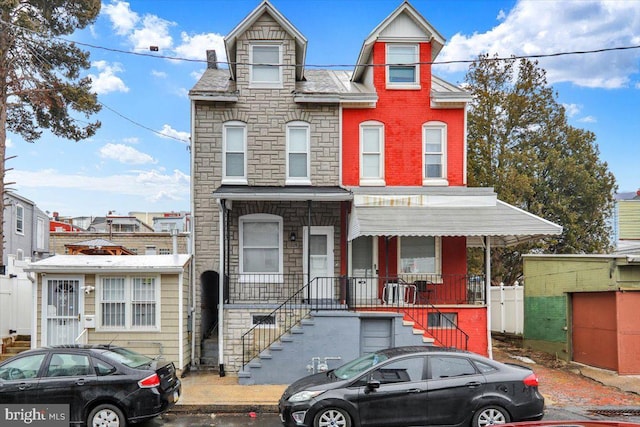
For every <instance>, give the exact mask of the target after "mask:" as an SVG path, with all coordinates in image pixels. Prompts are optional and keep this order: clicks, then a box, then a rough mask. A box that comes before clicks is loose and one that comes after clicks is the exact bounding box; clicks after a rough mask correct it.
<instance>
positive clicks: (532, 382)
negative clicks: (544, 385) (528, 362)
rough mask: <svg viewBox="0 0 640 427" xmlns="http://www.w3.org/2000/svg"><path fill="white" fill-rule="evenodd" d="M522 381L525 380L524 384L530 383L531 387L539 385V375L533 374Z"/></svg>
mask: <svg viewBox="0 0 640 427" xmlns="http://www.w3.org/2000/svg"><path fill="white" fill-rule="evenodd" d="M522 382H524V385H528V386H529V387H537V386H538V376H537V375H536V374H531V375H529V376H528V377H527V378H525V379H524V380H523V381H522Z"/></svg>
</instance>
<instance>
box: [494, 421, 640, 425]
mask: <svg viewBox="0 0 640 427" xmlns="http://www.w3.org/2000/svg"><path fill="white" fill-rule="evenodd" d="M504 427H640V424H638V423H630V422H626V421H593V420H544V421H523V422H519V423H509V424H505V425H504Z"/></svg>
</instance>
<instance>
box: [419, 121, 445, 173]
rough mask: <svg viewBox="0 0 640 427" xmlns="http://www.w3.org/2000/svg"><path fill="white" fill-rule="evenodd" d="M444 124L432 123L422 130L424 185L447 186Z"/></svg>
mask: <svg viewBox="0 0 640 427" xmlns="http://www.w3.org/2000/svg"><path fill="white" fill-rule="evenodd" d="M446 129H447V128H446V125H445V124H444V123H438V122H431V123H427V124H425V125H424V126H423V129H422V141H423V143H422V153H423V176H422V179H423V185H429V184H438V185H446V184H447V182H446V161H445V160H446V141H447V132H446Z"/></svg>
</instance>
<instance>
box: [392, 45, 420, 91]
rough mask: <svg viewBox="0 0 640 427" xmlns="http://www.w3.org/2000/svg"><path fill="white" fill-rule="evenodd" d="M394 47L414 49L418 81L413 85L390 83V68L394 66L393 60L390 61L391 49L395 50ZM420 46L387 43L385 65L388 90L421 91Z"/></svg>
mask: <svg viewBox="0 0 640 427" xmlns="http://www.w3.org/2000/svg"><path fill="white" fill-rule="evenodd" d="M393 47H412V48H413V49H414V63H415V70H416V81H415V82H413V83H395V82H391V81H389V76H390V74H389V73H390V67H391V65H392V64H394V62H393V61H392V60H390V59H389V48H393ZM419 62H420V45H419V44H418V43H411V44H407V43H403V44H400V43H387V44H386V46H385V63H386V64H387V65H386V67H385V70H386V75H385V80H386V87H387V89H404V90H406V89H409V90H417V89H420V88H421V86H420V64H419Z"/></svg>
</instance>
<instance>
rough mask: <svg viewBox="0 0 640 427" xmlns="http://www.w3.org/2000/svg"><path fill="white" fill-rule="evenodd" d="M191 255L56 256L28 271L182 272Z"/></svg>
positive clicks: (98, 272) (37, 262) (95, 272)
mask: <svg viewBox="0 0 640 427" xmlns="http://www.w3.org/2000/svg"><path fill="white" fill-rule="evenodd" d="M190 259H191V255H188V254H177V255H129V256H123V255H55V256H52V257H49V258H45V259H43V260H40V261H36V262H32V263H31V264H29V265H28V266H27V267H26V268H25V269H24V271H26V272H34V273H69V274H70V273H82V274H100V273H123V272H131V273H136V272H137V273H142V272H145V273H151V272H153V273H181V272H182V271H183V270H184V269H185V268H186V267H187V264H188V262H189V260H190Z"/></svg>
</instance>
